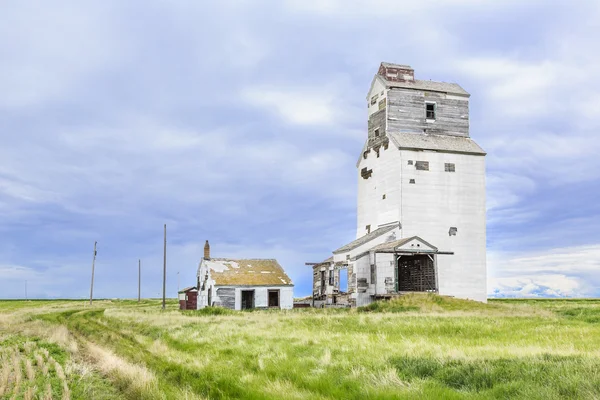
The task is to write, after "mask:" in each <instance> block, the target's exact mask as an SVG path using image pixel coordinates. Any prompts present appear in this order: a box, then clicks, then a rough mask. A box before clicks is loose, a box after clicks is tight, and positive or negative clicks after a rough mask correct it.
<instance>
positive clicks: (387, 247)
mask: <svg viewBox="0 0 600 400" xmlns="http://www.w3.org/2000/svg"><path fill="white" fill-rule="evenodd" d="M412 241H414V242H419V243H417V246H418V247H415V246H414V243H413V244H412V247H411V248H407V249H402V246H404V245H407V244H409V243H410V242H412ZM420 244H423V247H420V246H419V245H420ZM407 247H408V246H407ZM394 250H404V251H409V252H412V251H417V252H432V253H436V252H437V251H438V248H437V247H435V246H433V245H432V244H430V243H428V242H426V241H425V240H423V239H421V238H420V237H418V236H412V237H408V238H404V239H399V240H394V241H391V242H386V243H382V244H379V245H377V246H375V247H373V248H372V249H371V250H370V251H374V252H378V251H394Z"/></svg>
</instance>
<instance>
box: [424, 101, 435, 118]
mask: <svg viewBox="0 0 600 400" xmlns="http://www.w3.org/2000/svg"><path fill="white" fill-rule="evenodd" d="M435 111H436V106H435V103H425V117H426V118H427V119H435Z"/></svg>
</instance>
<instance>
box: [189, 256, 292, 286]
mask: <svg viewBox="0 0 600 400" xmlns="http://www.w3.org/2000/svg"><path fill="white" fill-rule="evenodd" d="M201 263H203V264H205V265H206V266H208V268H209V269H210V276H211V278H212V279H214V281H215V285H216V286H229V285H231V286H281V285H286V286H293V282H292V280H291V279H290V277H289V276H287V274H286V273H285V271H284V270H283V268H282V267H281V265H279V263H278V262H277V260H275V259H231V258H211V259H209V260H202V261H201Z"/></svg>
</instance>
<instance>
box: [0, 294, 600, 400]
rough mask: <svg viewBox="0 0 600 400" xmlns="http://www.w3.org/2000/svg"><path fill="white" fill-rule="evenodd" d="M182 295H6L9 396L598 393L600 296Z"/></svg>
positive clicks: (3, 354) (2, 355)
mask: <svg viewBox="0 0 600 400" xmlns="http://www.w3.org/2000/svg"><path fill="white" fill-rule="evenodd" d="M176 307H177V305H176V303H175V301H172V302H170V303H169V304H168V309H167V310H166V311H161V310H160V303H159V301H153V300H147V301H143V302H142V303H141V304H138V303H137V302H133V301H97V302H95V303H94V306H93V307H89V306H87V305H86V304H85V303H84V302H83V301H29V302H25V301H3V302H0V363H1V364H0V398H2V399H5V398H6V399H51V398H52V399H87V400H90V399H140V398H142V399H225V398H250V399H334V398H343V399H397V398H444V399H462V398H523V399H558V398H581V399H598V398H600V300H495V301H490V303H489V304H487V305H485V304H479V303H474V302H468V301H461V300H456V299H449V298H443V297H439V296H433V295H411V296H406V297H404V298H402V299H400V300H397V301H393V302H388V303H381V304H375V305H371V306H370V307H367V308H363V309H358V310H356V309H355V310H341V309H336V310H315V309H299V310H293V311H279V312H276V311H254V312H233V311H229V310H223V309H207V310H202V311H188V312H180V311H178V310H177V309H176Z"/></svg>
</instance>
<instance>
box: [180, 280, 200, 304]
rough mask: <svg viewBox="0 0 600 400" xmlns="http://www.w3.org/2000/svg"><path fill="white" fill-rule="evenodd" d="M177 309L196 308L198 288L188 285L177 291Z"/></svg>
mask: <svg viewBox="0 0 600 400" xmlns="http://www.w3.org/2000/svg"><path fill="white" fill-rule="evenodd" d="M178 297H179V309H180V310H196V309H197V308H198V288H196V286H190V287H187V288H184V289H181V290H180V291H179V295H178Z"/></svg>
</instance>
